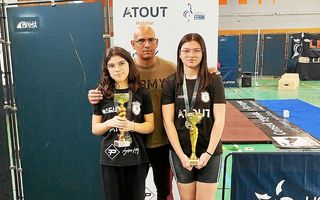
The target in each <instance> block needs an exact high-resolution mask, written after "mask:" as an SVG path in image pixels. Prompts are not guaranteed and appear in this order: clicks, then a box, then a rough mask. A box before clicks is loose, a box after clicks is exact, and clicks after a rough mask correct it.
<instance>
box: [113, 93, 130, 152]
mask: <svg viewBox="0 0 320 200" xmlns="http://www.w3.org/2000/svg"><path fill="white" fill-rule="evenodd" d="M114 99H115V101H116V102H118V104H119V109H118V116H119V117H122V118H124V119H126V113H127V109H126V107H125V106H124V104H125V103H127V102H128V101H129V99H130V94H129V93H116V94H114ZM131 142H132V138H131V136H130V135H129V133H128V132H123V131H120V133H119V134H118V139H117V140H115V141H114V145H115V146H117V147H128V146H130V144H131Z"/></svg>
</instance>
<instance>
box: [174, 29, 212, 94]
mask: <svg viewBox="0 0 320 200" xmlns="http://www.w3.org/2000/svg"><path fill="white" fill-rule="evenodd" d="M191 41H196V42H198V43H199V44H200V47H201V49H202V59H201V62H200V69H199V74H198V76H199V78H200V89H204V88H205V87H207V86H208V85H209V84H210V82H211V79H210V78H209V72H208V64H207V49H206V44H205V43H204V40H203V38H202V36H201V35H199V34H198V33H188V34H186V35H185V36H183V37H182V39H181V40H180V42H179V45H178V49H177V74H176V77H177V82H178V84H182V83H183V79H184V69H183V62H182V60H181V58H180V51H181V47H182V45H183V44H184V43H187V42H191Z"/></svg>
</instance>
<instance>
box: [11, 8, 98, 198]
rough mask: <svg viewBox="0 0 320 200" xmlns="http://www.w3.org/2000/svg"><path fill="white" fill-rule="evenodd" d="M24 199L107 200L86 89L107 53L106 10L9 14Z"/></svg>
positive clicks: (42, 10)
mask: <svg viewBox="0 0 320 200" xmlns="http://www.w3.org/2000/svg"><path fill="white" fill-rule="evenodd" d="M8 15H9V29H10V37H11V44H12V45H11V49H12V63H13V76H14V77H13V78H14V85H15V92H16V102H17V107H18V112H17V114H18V127H19V134H20V140H21V143H20V144H21V154H22V167H23V181H24V191H25V197H26V198H25V199H35V200H40V199H41V200H42V199H43V200H62V199H63V200H64V199H68V200H69V199H70V200H71V199H72V200H88V199H102V196H103V195H102V194H103V193H102V187H101V178H100V166H99V138H97V137H94V136H93V135H92V133H91V106H90V104H89V103H88V100H87V91H88V89H89V88H94V87H95V86H96V82H97V80H98V76H99V72H100V63H101V59H102V56H103V51H104V41H103V37H102V34H103V32H104V27H103V26H104V22H103V6H102V4H100V3H88V4H82V3H81V4H67V5H56V6H55V7H51V6H37V7H18V8H10V9H8Z"/></svg>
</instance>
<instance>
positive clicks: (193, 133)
mask: <svg viewBox="0 0 320 200" xmlns="http://www.w3.org/2000/svg"><path fill="white" fill-rule="evenodd" d="M185 116H186V120H187V123H189V125H190V129H189V133H190V142H191V156H190V157H189V163H190V165H192V166H195V165H198V164H199V158H197V156H196V145H197V140H198V127H197V126H196V125H197V124H198V123H199V122H200V121H201V119H202V117H203V115H202V114H201V113H196V112H188V113H186V114H185Z"/></svg>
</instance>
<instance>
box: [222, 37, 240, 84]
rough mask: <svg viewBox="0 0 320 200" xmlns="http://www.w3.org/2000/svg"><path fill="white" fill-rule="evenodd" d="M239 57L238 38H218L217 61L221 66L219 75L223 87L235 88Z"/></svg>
mask: <svg viewBox="0 0 320 200" xmlns="http://www.w3.org/2000/svg"><path fill="white" fill-rule="evenodd" d="M238 57H239V37H238V36H220V37H219V47H218V61H219V62H220V64H221V68H220V71H221V74H222V78H223V83H224V85H225V86H229V87H235V86H237V85H238V84H237V77H238V66H239V62H238Z"/></svg>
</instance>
